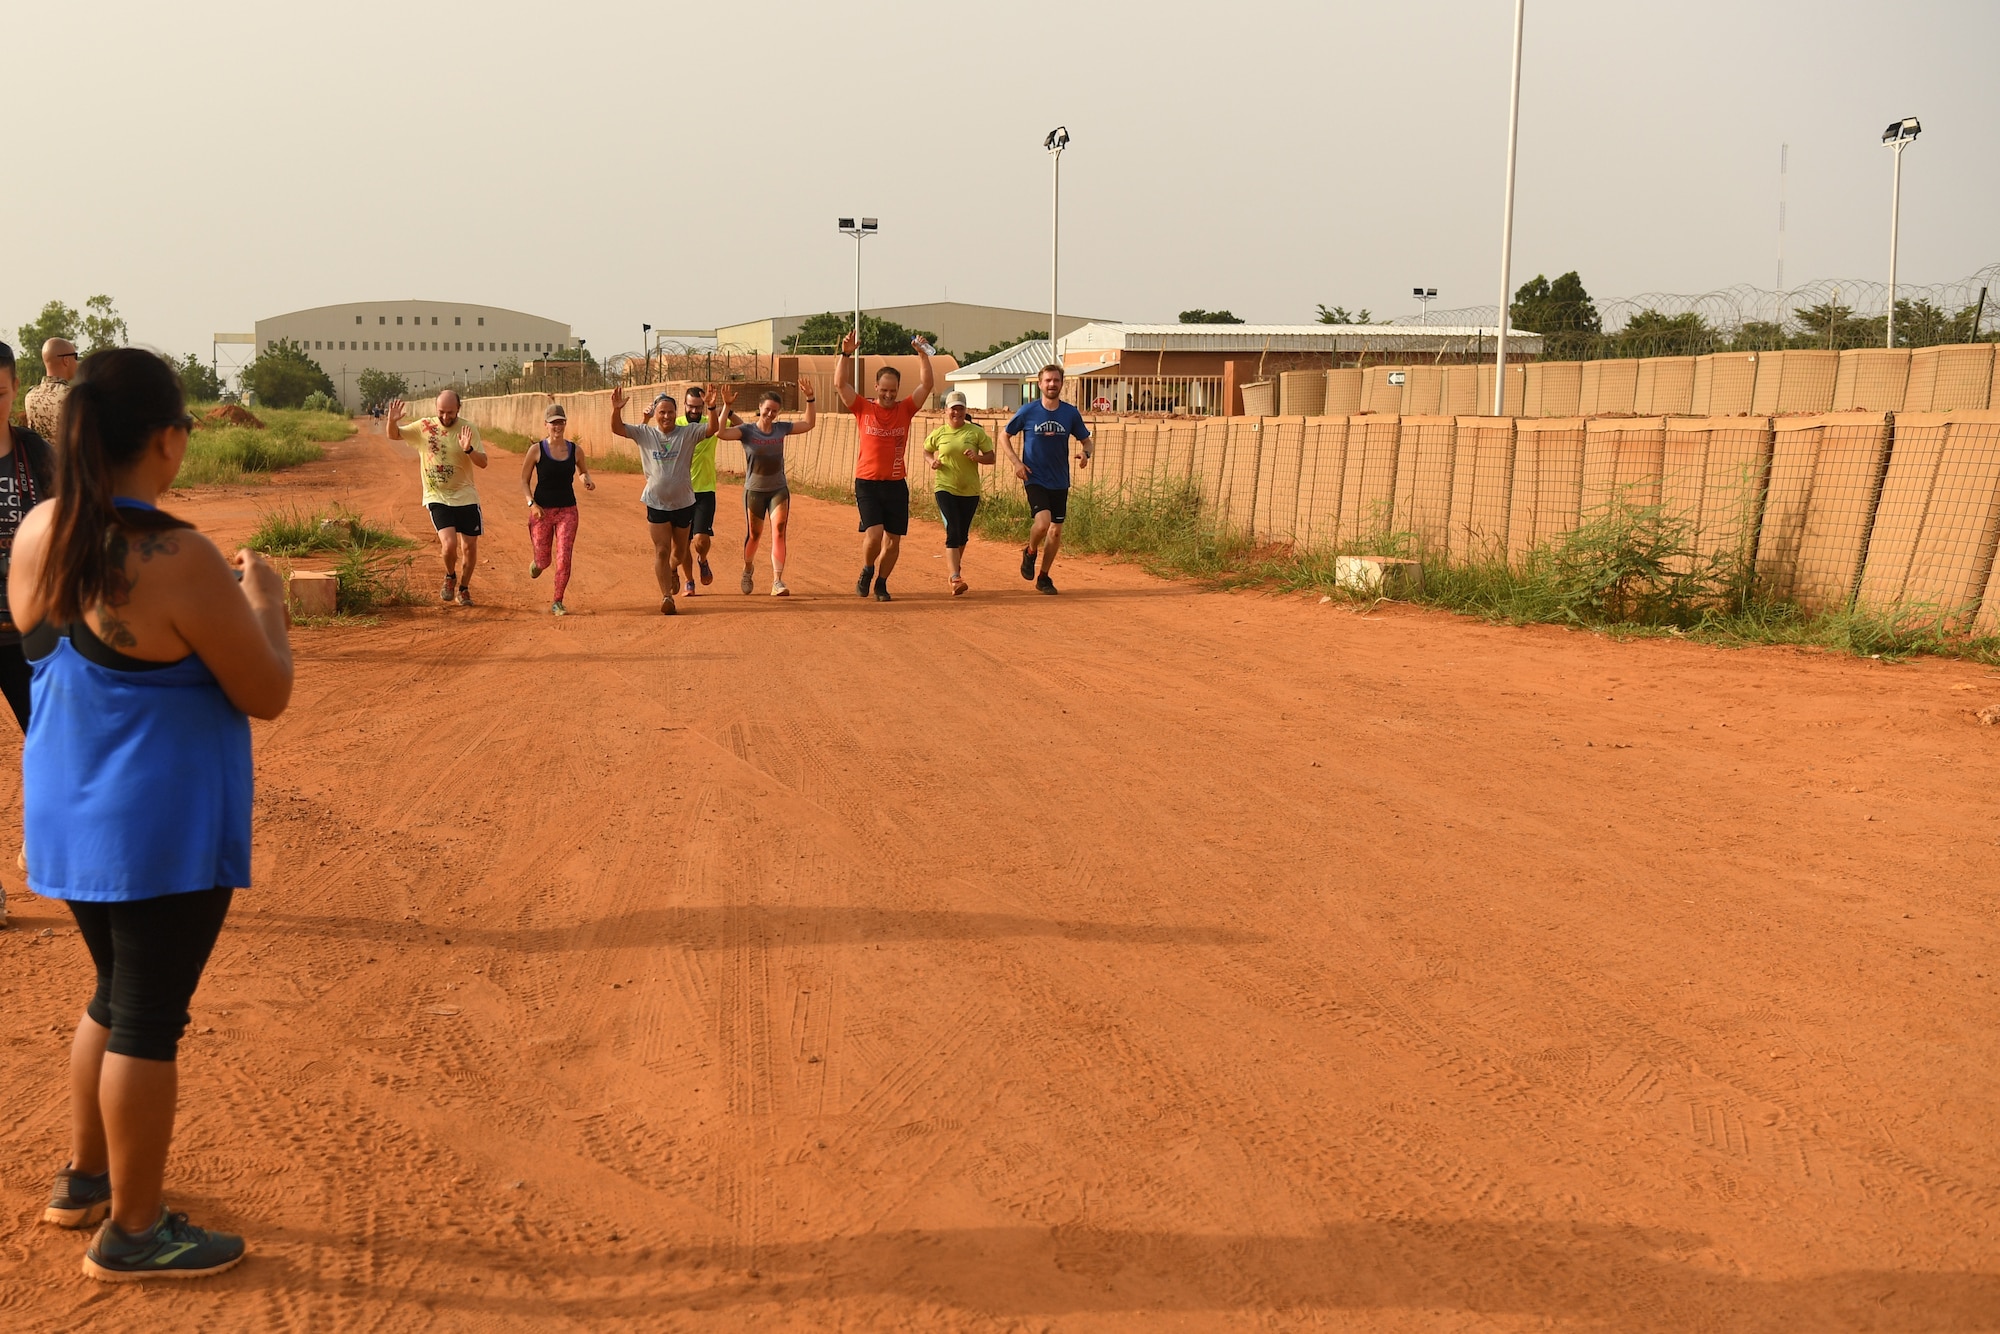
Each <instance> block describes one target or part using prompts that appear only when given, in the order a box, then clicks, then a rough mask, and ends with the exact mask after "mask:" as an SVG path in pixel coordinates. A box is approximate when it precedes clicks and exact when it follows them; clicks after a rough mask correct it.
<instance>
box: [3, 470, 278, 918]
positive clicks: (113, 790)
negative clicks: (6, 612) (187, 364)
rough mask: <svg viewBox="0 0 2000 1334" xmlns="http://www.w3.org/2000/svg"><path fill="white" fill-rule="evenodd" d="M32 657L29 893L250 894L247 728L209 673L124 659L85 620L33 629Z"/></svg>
mask: <svg viewBox="0 0 2000 1334" xmlns="http://www.w3.org/2000/svg"><path fill="white" fill-rule="evenodd" d="M119 503H120V504H121V505H127V504H129V502H126V501H123V500H121V501H120V502H119ZM51 641H53V642H51ZM28 652H29V656H30V657H31V658H33V659H34V682H33V685H32V686H31V688H30V689H31V700H32V708H31V712H30V713H29V715H28V735H27V738H26V740H25V741H24V742H23V743H22V747H21V815H22V824H23V826H24V830H25V833H26V840H25V841H26V845H27V854H28V885H29V887H30V888H32V889H33V890H34V891H35V892H36V893H37V894H40V895H42V896H43V897H44V898H51V899H78V900H82V901H84V902H89V903H127V902H131V901H133V900H135V899H152V898H159V897H161V896H162V895H166V894H185V893H190V892H192V891H194V890H200V889H214V888H216V887H218V886H229V887H231V888H239V889H240V888H243V887H245V886H247V885H249V883H250V806H251V798H252V793H251V774H252V768H251V759H250V720H249V718H247V717H245V716H244V714H243V713H242V711H241V710H239V709H238V708H237V707H236V706H235V705H234V704H231V703H230V702H229V697H228V696H227V695H224V694H223V693H222V687H221V685H220V684H218V683H217V681H216V679H215V676H214V674H213V673H212V672H210V671H209V670H208V666H207V664H205V663H203V662H202V660H201V659H200V658H199V657H197V656H196V655H194V654H192V653H190V654H189V655H188V656H187V657H185V658H182V659H181V660H180V661H178V662H168V663H152V662H145V661H143V660H140V659H135V658H128V657H126V656H125V655H124V654H121V653H118V652H117V651H116V650H115V649H111V648H109V647H107V646H105V645H104V644H103V642H102V641H101V640H99V639H98V637H97V636H96V635H95V634H93V633H92V632H91V629H90V627H89V625H87V624H84V623H82V622H79V623H78V624H77V625H74V626H71V627H68V628H67V630H66V632H65V631H61V630H54V629H52V628H51V627H49V626H47V625H43V626H38V627H36V629H35V631H34V632H32V633H31V634H30V635H29V637H28Z"/></svg>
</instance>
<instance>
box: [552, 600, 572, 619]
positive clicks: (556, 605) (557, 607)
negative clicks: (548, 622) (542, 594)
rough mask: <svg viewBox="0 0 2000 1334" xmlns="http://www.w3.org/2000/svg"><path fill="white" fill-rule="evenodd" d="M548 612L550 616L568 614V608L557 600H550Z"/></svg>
mask: <svg viewBox="0 0 2000 1334" xmlns="http://www.w3.org/2000/svg"><path fill="white" fill-rule="evenodd" d="M549 614H550V615H552V616H567V615H569V608H568V607H565V606H563V604H562V603H561V602H559V601H558V602H551V603H550V604H549Z"/></svg>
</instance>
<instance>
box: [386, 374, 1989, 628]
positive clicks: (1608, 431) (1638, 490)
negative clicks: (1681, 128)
mask: <svg viewBox="0 0 2000 1334" xmlns="http://www.w3.org/2000/svg"><path fill="white" fill-rule="evenodd" d="M1925 350H1927V351H1928V350H1935V349H1925ZM1948 350H1951V351H1957V350H1958V349H1948ZM1786 355H1789V354H1786ZM1661 360H1662V361H1668V360H1678V359H1671V358H1662V359H1661ZM1700 360H1702V359H1700V358H1696V359H1695V361H1696V362H1697V363H1698V362H1699V361H1700ZM1889 361H1890V359H1889V358H1886V357H1882V358H1869V359H1863V360H1861V361H1859V362H1857V363H1856V366H1857V369H1856V372H1855V373H1856V375H1857V377H1858V376H1859V375H1861V374H1864V373H1865V374H1869V375H1874V374H1877V373H1878V372H1879V370H1880V368H1881V366H1882V365H1883V364H1884V363H1886V362H1889ZM1870 363H1873V364H1870ZM1586 364H1587V363H1586ZM1801 366H1802V367H1803V369H1799V367H1801ZM1527 369H1528V370H1529V371H1530V372H1532V371H1533V370H1534V367H1533V366H1530V367H1528V368H1527ZM1834 370H1835V368H1833V367H1832V366H1831V365H1829V364H1827V363H1826V362H1824V361H1821V360H1815V359H1807V360H1805V361H1803V362H1801V363H1794V364H1792V365H1788V366H1787V367H1786V368H1785V369H1784V371H1783V372H1782V373H1781V378H1780V380H1779V382H1778V388H1777V389H1776V390H1775V391H1774V393H1775V396H1776V398H1777V400H1778V401H1780V402H1783V401H1785V394H1786V392H1787V391H1786V388H1785V385H1786V383H1787V382H1792V377H1793V376H1794V375H1795V374H1796V375H1797V376H1798V381H1797V382H1804V383H1810V384H1815V385H1817V384H1819V383H1820V382H1821V381H1823V380H1828V379H1829V378H1830V377H1831V376H1832V375H1833V374H1834ZM1661 373H1662V372H1661V371H1659V370H1656V371H1655V372H1653V374H1654V375H1655V377H1656V379H1655V385H1654V389H1653V392H1655V393H1656V394H1657V393H1658V392H1659V388H1658V379H1657V377H1658V376H1659V375H1660V374H1661ZM1668 373H1669V374H1671V375H1680V376H1684V377H1685V380H1686V382H1687V383H1688V385H1689V387H1690V391H1692V387H1693V384H1694V381H1695V379H1696V378H1697V377H1698V375H1699V373H1700V366H1699V365H1698V364H1697V365H1694V366H1686V367H1683V368H1681V369H1677V370H1670V371H1669V372H1668ZM1640 374H1643V371H1642V372H1640ZM1718 378H1721V377H1718ZM1491 383H1492V382H1491V379H1490V378H1489V379H1488V380H1487V385H1488V387H1489V389H1490V386H1491ZM1606 383H1607V382H1606V381H1605V380H1603V379H1601V378H1600V379H1599V381H1598V392H1599V393H1602V392H1603V388H1604V385H1605V384H1606ZM1611 383H1612V384H1613V387H1614V389H1616V391H1617V392H1621V393H1622V392H1623V391H1622V389H1617V383H1618V382H1617V381H1615V379H1614V381H1612V382H1611ZM1633 383H1634V392H1635V393H1636V392H1637V385H1638V383H1639V379H1638V376H1635V377H1634V381H1633ZM1742 387H1743V388H1748V387H1749V386H1748V385H1747V383H1746V384H1744V385H1743V386H1742ZM665 388H667V390H668V392H671V393H675V394H676V396H677V397H678V391H679V390H680V389H681V388H682V386H680V385H670V386H665ZM1573 388H1574V389H1575V390H1576V391H1577V392H1579V393H1580V392H1581V390H1582V388H1583V379H1582V376H1581V374H1580V373H1579V374H1578V375H1577V377H1576V378H1575V380H1574V381H1573ZM1523 389H1524V392H1525V394H1526V395H1527V396H1528V397H1530V398H1532V396H1533V395H1534V393H1535V387H1534V382H1533V378H1532V376H1530V377H1526V378H1525V379H1524V384H1523ZM1669 391H1670V392H1672V385H1671V384H1670V385H1669ZM655 392H657V390H656V389H652V388H648V389H646V390H644V391H635V392H633V393H631V394H629V395H628V396H627V402H626V409H625V416H626V419H627V420H630V421H636V420H637V419H638V416H639V412H640V411H641V407H642V405H643V404H644V403H646V402H647V401H648V400H650V399H651V397H652V395H653V393H655ZM1440 392H1441V391H1440ZM1564 392H1568V391H1564ZM1711 392H1713V391H1712V389H1711ZM1731 392H1737V391H1736V390H1734V389H1732V390H1731ZM1815 392H1818V391H1817V389H1816V390H1815ZM609 397H610V396H609V394H608V392H592V393H586V394H568V395H558V396H557V399H558V401H561V402H562V403H563V404H564V407H565V408H566V409H567V410H568V412H569V419H570V422H571V428H572V433H573V434H574V435H575V436H577V437H578V438H579V439H580V440H581V441H582V442H583V445H584V448H585V450H586V451H587V452H589V453H604V452H609V451H613V450H616V451H618V452H626V453H629V452H630V451H631V446H630V444H629V442H627V441H624V440H622V439H619V438H616V437H613V436H611V435H610V433H609V430H608V429H607V423H608V419H609V411H610V405H609ZM547 403H548V398H547V397H546V396H543V395H527V394H519V395H513V396H510V397H507V398H485V399H472V400H470V401H468V402H467V403H466V404H465V413H466V415H467V416H468V417H470V418H471V419H472V420H473V421H474V422H476V423H479V424H480V425H483V426H499V427H503V428H505V429H507V430H510V431H516V432H519V433H520V434H523V435H528V436H539V435H540V434H541V426H542V415H541V414H542V409H543V408H544V407H545V406H546V405H547ZM742 406H747V404H739V407H742ZM1440 406H1442V403H1440ZM417 410H423V411H428V410H429V404H428V403H425V404H413V405H412V411H413V412H415V411H417ZM975 418H976V419H977V420H978V421H979V422H980V423H981V424H982V425H984V426H985V427H986V429H987V431H988V432H989V433H991V434H993V435H994V436H995V437H996V439H997V438H998V437H999V435H1000V432H1001V431H1002V429H1003V427H1004V425H1005V421H1006V416H1005V414H999V415H993V414H975ZM943 420H944V418H943V417H942V415H940V414H935V413H922V414H919V415H918V416H917V418H916V420H915V422H914V424H913V426H912V429H911V433H910V446H909V459H908V469H909V475H910V478H911V482H912V485H913V486H923V485H924V484H925V482H926V479H927V478H928V477H929V469H928V468H927V467H926V466H925V460H924V455H923V441H924V437H925V436H927V435H928V434H929V433H930V431H931V430H932V429H934V428H935V427H936V426H938V425H939V424H941V423H942V422H943ZM1089 420H1090V422H1091V429H1092V431H1093V440H1094V447H1095V455H1096V457H1095V461H1094V464H1093V466H1092V467H1091V468H1090V469H1089V470H1088V471H1087V472H1085V471H1083V470H1078V471H1077V472H1076V474H1075V477H1076V482H1077V484H1078V485H1079V486H1084V485H1090V486H1095V487H1097V488H1099V489H1100V491H1109V492H1112V493H1114V494H1118V495H1125V496H1129V495H1133V494H1137V493H1141V492H1145V491H1147V490H1149V489H1151V490H1157V489H1159V488H1162V487H1191V488H1194V489H1195V490H1197V491H1198V493H1199V495H1200V498H1201V502H1202V504H1203V506H1204V508H1205V509H1206V511H1207V512H1208V514H1209V515H1210V516H1211V518H1212V520H1213V521H1214V522H1215V523H1217V524H1218V525H1220V526H1221V527H1224V528H1227V529H1229V530H1231V531H1233V532H1236V533H1239V534H1241V535H1243V536H1245V537H1247V538H1250V539H1252V540H1254V541H1257V542H1281V543H1282V542H1296V543H1302V544H1306V545H1311V546H1333V545H1352V544H1357V543H1365V542H1368V541H1372V540H1377V539H1382V538H1386V537H1387V536H1388V535H1390V534H1409V535H1411V537H1413V538H1414V539H1415V540H1416V541H1417V542H1419V543H1420V544H1421V545H1422V546H1423V548H1424V549H1425V552H1426V554H1427V558H1429V559H1432V560H1444V561H1448V562H1451V563H1475V562H1481V561H1491V560H1498V559H1506V560H1508V561H1510V562H1514V563H1519V562H1521V561H1522V560H1524V559H1525V558H1526V557H1527V556H1528V554H1529V553H1530V552H1531V551H1533V550H1535V549H1536V548H1537V547H1541V546H1545V545H1546V544H1548V543H1550V542H1552V541H1555V540H1558V539H1560V538H1561V537H1562V536H1563V535H1564V534H1566V533H1569V532H1571V531H1573V530H1574V529H1576V528H1577V527H1578V526H1579V525H1580V524H1582V523H1584V522H1585V521H1587V520H1588V519H1589V518H1590V517H1591V516H1592V514H1593V512H1594V511H1595V512H1602V511H1603V509H1604V508H1605V507H1606V506H1608V505H1610V504H1612V503H1614V502H1620V501H1623V502H1626V503H1631V504H1642V505H1654V504H1657V505H1659V506H1661V507H1662V508H1663V509H1664V510H1665V511H1666V513H1667V514H1669V515H1671V516H1672V517H1674V518H1675V519H1677V520H1679V521H1680V522H1682V523H1683V524H1685V525H1686V528H1687V532H1688V535H1689V545H1690V546H1691V548H1692V550H1693V552H1694V555H1695V558H1696V559H1697V560H1707V559H1709V558H1710V557H1717V558H1722V559H1737V560H1742V561H1746V562H1754V566H1755V569H1756V572H1757V575H1758V578H1759V581H1760V584H1761V586H1762V587H1763V588H1764V589H1765V590H1766V591H1767V592H1769V593H1770V594H1772V595H1773V596H1776V597H1779V598H1782V599H1785V600H1788V601H1792V602H1796V603H1798V604H1799V605H1800V606H1802V607H1805V608H1807V609H1809V610H1814V611H1823V610H1837V609H1842V608H1847V607H1854V606H1858V607H1861V608H1863V609H1866V610H1870V611H1875V612H1882V611H1892V610H1898V609H1901V610H1904V611H1921V612H1923V613H1925V614H1927V615H1929V614H1935V615H1937V616H1939V617H1942V618H1943V619H1944V620H1945V621H1946V622H1948V623H1949V624H1952V625H1954V626H1956V627H1959V628H1962V629H1976V630H1977V631H1978V632H1980V633H1984V634H2000V564H1996V561H1995V559H1994V556H1995V549H1996V547H2000V411H1992V410H1986V409H1955V410H1952V411H1945V412H1904V413H1888V412H1880V411H1851V412H1826V413H1811V414H1799V415H1793V416H1770V415H1765V414H1755V415H1750V414H1734V413H1729V414H1688V415H1673V414H1661V415H1654V416H1643V417H1642V416H1610V417H1606V416H1597V417H1585V416H1583V415H1581V414H1576V415H1572V416H1569V417H1561V418H1532V417H1524V418H1515V417H1485V416H1478V415H1472V414H1446V413H1442V412H1439V413H1425V414H1412V415H1409V416H1404V415H1400V414H1396V415H1391V414H1387V413H1372V412H1363V413H1350V414H1339V415H1329V416H1322V417H1306V416H1293V417H1229V418H1223V417H1203V418H1194V417H1174V418H1164V419H1160V418H1154V419H1141V418H1119V417H1100V418H1091V419H1089ZM855 452H856V451H855V431H854V419H853V418H852V417H851V416H848V415H847V414H844V413H830V414H827V415H824V416H822V417H821V418H820V419H819V425H818V427H817V429H816V430H815V431H814V432H813V433H812V434H811V435H808V436H805V437H803V438H796V439H794V440H793V441H792V443H791V445H790V446H789V448H788V450H787V471H788V472H789V474H790V475H791V477H792V478H793V479H794V480H796V481H800V482H805V483H810V484H817V485H820V486H830V487H844V486H846V485H848V484H849V483H850V482H851V481H852V479H853V476H854V460H855ZM738 457H739V456H738V455H737V454H736V453H735V451H734V447H733V446H731V445H728V444H724V445H722V446H721V447H720V448H719V450H718V453H717V459H718V463H719V465H720V467H721V468H722V470H723V471H724V472H740V470H741V469H740V464H739V463H738ZM1005 457H1006V456H1005V453H1004V451H1003V452H1002V455H1001V458H1002V464H1001V465H1000V466H996V467H993V468H989V469H987V470H985V481H986V486H987V488H988V491H989V493H1005V494H1010V495H1016V496H1018V495H1019V494H1021V484H1020V482H1019V481H1017V480H1016V479H1015V478H1014V476H1013V472H1012V469H1011V468H1008V467H1007V466H1005Z"/></svg>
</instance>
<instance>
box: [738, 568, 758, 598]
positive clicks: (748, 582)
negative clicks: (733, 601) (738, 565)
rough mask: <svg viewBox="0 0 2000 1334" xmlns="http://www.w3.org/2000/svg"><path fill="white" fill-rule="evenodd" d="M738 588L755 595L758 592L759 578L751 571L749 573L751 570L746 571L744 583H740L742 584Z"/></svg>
mask: <svg viewBox="0 0 2000 1334" xmlns="http://www.w3.org/2000/svg"><path fill="white" fill-rule="evenodd" d="M737 587H739V588H741V589H742V590H743V591H744V592H746V593H754V592H756V591H757V576H756V575H755V574H754V573H752V572H751V571H749V570H745V571H744V572H743V582H742V583H740V584H738V585H737Z"/></svg>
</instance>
